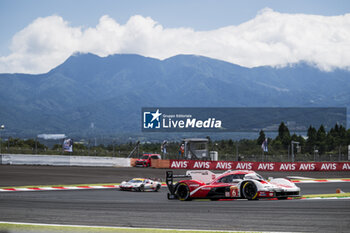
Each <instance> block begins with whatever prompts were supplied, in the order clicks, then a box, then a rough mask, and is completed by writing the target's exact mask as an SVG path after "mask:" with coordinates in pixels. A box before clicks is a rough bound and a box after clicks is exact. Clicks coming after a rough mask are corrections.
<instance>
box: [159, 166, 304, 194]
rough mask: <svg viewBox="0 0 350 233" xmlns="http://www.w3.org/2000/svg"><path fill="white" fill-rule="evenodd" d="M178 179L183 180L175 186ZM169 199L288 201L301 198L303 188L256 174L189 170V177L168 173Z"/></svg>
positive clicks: (251, 172)
mask: <svg viewBox="0 0 350 233" xmlns="http://www.w3.org/2000/svg"><path fill="white" fill-rule="evenodd" d="M174 178H189V179H183V180H181V181H179V182H177V183H176V184H174V182H173V179H174ZM166 184H167V186H168V190H169V193H168V199H179V200H181V201H189V200H192V199H200V198H202V199H203V198H204V199H210V200H219V199H248V200H257V199H260V198H278V199H287V198H288V197H298V196H299V195H300V188H299V187H297V186H296V185H295V184H294V183H292V182H291V181H289V180H287V179H284V178H275V179H273V178H271V179H270V180H268V181H267V180H265V179H264V178H263V177H261V176H260V175H259V174H257V173H256V172H254V171H247V170H244V171H243V170H235V171H231V170H230V171H226V172H224V173H222V174H215V173H213V172H211V171H207V170H204V171H202V170H195V171H187V172H186V175H174V174H173V172H172V171H167V172H166Z"/></svg>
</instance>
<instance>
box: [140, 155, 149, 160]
mask: <svg viewBox="0 0 350 233" xmlns="http://www.w3.org/2000/svg"><path fill="white" fill-rule="evenodd" d="M148 156H149V155H144V156H142V157H141V159H148Z"/></svg>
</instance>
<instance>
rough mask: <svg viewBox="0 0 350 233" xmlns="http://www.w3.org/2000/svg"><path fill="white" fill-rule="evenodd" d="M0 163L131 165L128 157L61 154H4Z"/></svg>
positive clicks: (0, 158) (94, 165) (93, 165)
mask: <svg viewBox="0 0 350 233" xmlns="http://www.w3.org/2000/svg"><path fill="white" fill-rule="evenodd" d="M0 164H8V165H50V166H91V167H131V164H130V159H128V158H113V157H94V156H60V155H28V154H2V155H0Z"/></svg>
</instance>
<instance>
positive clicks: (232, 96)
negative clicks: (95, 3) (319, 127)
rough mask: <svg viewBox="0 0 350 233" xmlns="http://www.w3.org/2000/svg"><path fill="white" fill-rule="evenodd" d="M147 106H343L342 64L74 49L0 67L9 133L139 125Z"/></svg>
mask: <svg viewBox="0 0 350 233" xmlns="http://www.w3.org/2000/svg"><path fill="white" fill-rule="evenodd" d="M152 106H159V107H349V106H350V71H348V70H339V69H337V70H333V71H330V72H325V71H321V70H319V69H318V68H316V67H314V66H312V65H308V64H307V63H303V62H302V63H298V64H294V65H290V66H286V67H281V68H274V67H268V66H266V67H256V68H246V67H241V66H238V65H235V64H231V63H227V62H224V61H220V60H215V59H211V58H208V57H202V56H195V55H177V56H174V57H171V58H168V59H165V60H158V59H153V58H148V57H143V56H140V55H133V54H116V55H111V56H108V57H99V56H97V55H94V54H74V55H72V56H71V57H69V58H68V59H67V60H66V61H65V62H64V63H63V64H61V65H59V66H57V67H56V68H54V69H52V70H51V71H50V72H48V73H45V74H39V75H30V74H0V123H1V124H5V125H6V129H7V130H8V134H11V135H15V136H33V135H36V134H39V133H65V134H67V135H77V136H81V137H83V136H86V135H93V134H99V135H113V134H118V133H130V132H140V130H141V129H140V122H141V108H142V107H152Z"/></svg>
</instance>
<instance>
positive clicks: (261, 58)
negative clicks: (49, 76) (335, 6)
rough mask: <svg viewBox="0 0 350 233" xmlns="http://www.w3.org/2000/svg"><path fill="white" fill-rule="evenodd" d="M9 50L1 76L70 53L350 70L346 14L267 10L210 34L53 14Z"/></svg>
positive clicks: (40, 69) (41, 68) (143, 20)
mask: <svg viewBox="0 0 350 233" xmlns="http://www.w3.org/2000/svg"><path fill="white" fill-rule="evenodd" d="M11 51H12V52H11V54H9V55H8V56H2V57H0V73H14V72H24V73H44V72H47V71H49V70H50V69H52V68H54V67H55V66H57V65H59V64H61V63H62V62H63V61H65V60H66V59H67V58H68V57H69V56H70V55H71V54H73V53H74V52H83V53H88V52H89V53H94V54H97V55H99V56H108V55H111V54H116V53H135V54H140V55H143V56H148V57H154V58H159V59H165V58H168V57H171V56H174V55H177V54H197V55H203V56H207V57H211V58H216V59H220V60H224V61H228V62H231V63H235V64H239V65H241V66H245V67H256V66H265V65H268V66H285V65H288V64H292V63H297V62H300V61H304V62H307V63H310V64H313V65H316V66H317V67H319V68H320V69H321V70H327V71H328V70H332V69H334V68H342V69H350V14H345V15H339V16H320V15H306V14H284V13H279V12H275V11H273V10H271V9H268V8H266V9H263V10H261V11H260V12H259V13H258V14H257V15H256V17H255V18H253V19H251V20H249V21H247V22H245V23H242V24H240V25H232V26H227V27H223V28H218V29H215V30H211V31H195V30H194V29H191V28H164V27H163V26H162V25H161V22H160V23H158V22H156V21H154V20H153V19H152V18H150V17H143V16H140V15H135V16H132V17H131V18H130V19H129V20H128V22H127V23H126V24H124V25H121V24H119V23H118V22H116V21H115V20H114V19H112V18H111V17H109V16H108V15H104V16H102V17H101V18H100V20H99V22H98V24H97V25H96V27H90V28H84V27H73V26H70V24H69V22H67V21H65V20H64V19H63V18H62V17H60V16H58V15H53V16H48V17H45V18H38V19H36V20H34V21H33V22H32V23H31V24H30V25H28V26H27V27H25V28H24V29H23V30H21V31H20V32H18V33H16V34H15V35H14V37H13V39H12V44H11Z"/></svg>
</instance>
